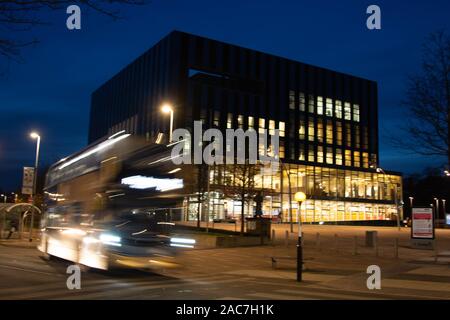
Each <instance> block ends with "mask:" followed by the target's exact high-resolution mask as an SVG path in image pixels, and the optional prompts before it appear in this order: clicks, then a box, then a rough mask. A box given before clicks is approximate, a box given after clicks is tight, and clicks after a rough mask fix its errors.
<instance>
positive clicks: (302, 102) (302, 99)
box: [298, 92, 306, 111]
mask: <svg viewBox="0 0 450 320" xmlns="http://www.w3.org/2000/svg"><path fill="white" fill-rule="evenodd" d="M298 98H299V102H300V104H299V110H300V111H305V110H306V99H305V94H304V93H303V92H300V94H299V97H298Z"/></svg>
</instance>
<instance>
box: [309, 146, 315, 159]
mask: <svg viewBox="0 0 450 320" xmlns="http://www.w3.org/2000/svg"><path fill="white" fill-rule="evenodd" d="M308 161H311V162H314V149H313V147H312V146H310V147H309V149H308Z"/></svg>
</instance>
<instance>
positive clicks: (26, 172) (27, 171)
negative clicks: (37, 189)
mask: <svg viewBox="0 0 450 320" xmlns="http://www.w3.org/2000/svg"><path fill="white" fill-rule="evenodd" d="M33 188H34V168H33V167H24V168H23V180H22V194H28V195H32V194H33Z"/></svg>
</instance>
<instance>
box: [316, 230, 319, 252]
mask: <svg viewBox="0 0 450 320" xmlns="http://www.w3.org/2000/svg"><path fill="white" fill-rule="evenodd" d="M316 249H317V250H318V251H320V233H319V232H317V233H316Z"/></svg>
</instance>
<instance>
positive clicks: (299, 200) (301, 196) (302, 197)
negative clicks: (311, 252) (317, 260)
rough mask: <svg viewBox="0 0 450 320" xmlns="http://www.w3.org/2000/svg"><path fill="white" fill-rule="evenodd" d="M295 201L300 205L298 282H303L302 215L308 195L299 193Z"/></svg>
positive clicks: (298, 214) (298, 216)
mask: <svg viewBox="0 0 450 320" xmlns="http://www.w3.org/2000/svg"><path fill="white" fill-rule="evenodd" d="M294 199H295V201H297V203H298V211H297V221H298V239H297V281H298V282H301V281H302V269H303V248H302V221H301V218H302V215H301V212H300V210H301V206H302V202H303V201H305V200H306V194H304V193H303V192H301V191H299V192H296V193H295V195H294Z"/></svg>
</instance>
